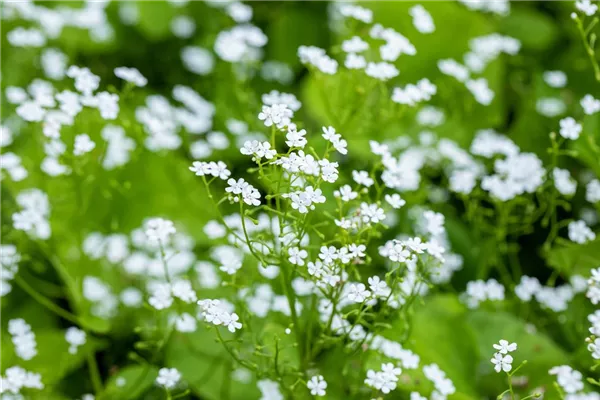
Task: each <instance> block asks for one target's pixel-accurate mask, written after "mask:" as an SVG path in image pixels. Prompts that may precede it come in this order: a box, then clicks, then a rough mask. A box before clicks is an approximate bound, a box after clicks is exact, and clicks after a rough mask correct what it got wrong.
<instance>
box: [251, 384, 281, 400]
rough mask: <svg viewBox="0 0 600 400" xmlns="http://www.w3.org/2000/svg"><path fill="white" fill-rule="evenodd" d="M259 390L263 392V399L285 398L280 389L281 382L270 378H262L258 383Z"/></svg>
mask: <svg viewBox="0 0 600 400" xmlns="http://www.w3.org/2000/svg"><path fill="white" fill-rule="evenodd" d="M256 386H257V387H258V390H259V391H260V394H261V399H262V400H267V399H269V400H284V399H285V397H283V394H281V390H279V384H278V383H277V382H275V381H272V380H270V379H261V380H260V381H258V382H257V383H256Z"/></svg>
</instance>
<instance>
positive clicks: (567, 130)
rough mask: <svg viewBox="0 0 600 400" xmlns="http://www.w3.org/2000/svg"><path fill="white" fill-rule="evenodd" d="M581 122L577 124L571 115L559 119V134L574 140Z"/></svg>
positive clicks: (580, 128) (578, 132) (577, 135)
mask: <svg viewBox="0 0 600 400" xmlns="http://www.w3.org/2000/svg"><path fill="white" fill-rule="evenodd" d="M581 130H582V127H581V124H578V123H577V121H575V119H573V118H572V117H567V118H563V119H561V120H560V136H562V137H564V138H565V139H571V140H576V139H577V138H579V134H581Z"/></svg>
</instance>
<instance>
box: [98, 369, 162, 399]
mask: <svg viewBox="0 0 600 400" xmlns="http://www.w3.org/2000/svg"><path fill="white" fill-rule="evenodd" d="M157 376H158V368H157V367H155V366H153V365H131V366H127V367H125V368H123V369H122V370H120V371H119V372H118V373H116V374H115V375H113V376H111V377H110V379H109V380H108V381H107V382H106V386H105V390H104V392H103V393H102V395H100V396H99V398H98V400H109V399H110V400H130V399H131V400H134V399H138V398H139V397H140V396H141V395H142V394H143V393H144V392H145V391H147V390H148V389H149V388H151V387H152V385H153V384H154V380H155V379H156V377H157ZM123 379H124V383H121V381H122V380H123ZM120 383H121V384H120Z"/></svg>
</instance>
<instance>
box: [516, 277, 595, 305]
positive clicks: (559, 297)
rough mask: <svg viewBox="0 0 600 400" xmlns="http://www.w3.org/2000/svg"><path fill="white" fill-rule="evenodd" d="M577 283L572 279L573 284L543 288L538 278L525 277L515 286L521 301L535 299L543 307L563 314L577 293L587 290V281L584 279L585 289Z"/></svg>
mask: <svg viewBox="0 0 600 400" xmlns="http://www.w3.org/2000/svg"><path fill="white" fill-rule="evenodd" d="M574 278H575V277H574ZM582 279H583V278H582ZM577 281H578V279H572V282H573V283H572V284H568V283H567V284H563V285H559V286H556V287H551V286H542V285H541V284H540V282H539V280H538V279H537V278H532V277H529V276H526V275H524V276H522V277H521V281H520V282H519V284H518V285H517V286H515V294H516V296H517V297H518V298H519V299H521V301H531V299H533V298H535V300H537V301H538V302H539V303H540V304H541V305H542V306H543V307H545V308H548V309H550V310H552V311H554V312H562V311H565V310H566V309H567V307H568V305H569V302H570V301H571V300H572V299H573V297H574V296H575V294H576V293H577V292H581V291H584V290H585V279H583V281H584V285H583V288H581V285H579V283H578V282H577Z"/></svg>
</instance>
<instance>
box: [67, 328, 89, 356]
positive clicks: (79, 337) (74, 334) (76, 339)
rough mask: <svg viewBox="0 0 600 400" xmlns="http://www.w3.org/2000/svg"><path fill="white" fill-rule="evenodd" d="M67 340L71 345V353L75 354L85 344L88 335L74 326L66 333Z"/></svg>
mask: <svg viewBox="0 0 600 400" xmlns="http://www.w3.org/2000/svg"><path fill="white" fill-rule="evenodd" d="M65 340H66V341H67V343H69V353H71V354H75V353H77V348H78V347H79V346H82V345H83V344H85V342H86V334H85V332H84V331H83V330H81V329H79V328H76V327H74V326H73V327H70V328H69V329H67V331H66V332H65Z"/></svg>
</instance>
